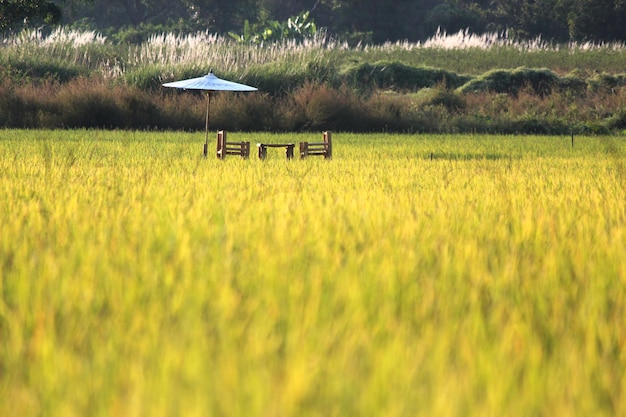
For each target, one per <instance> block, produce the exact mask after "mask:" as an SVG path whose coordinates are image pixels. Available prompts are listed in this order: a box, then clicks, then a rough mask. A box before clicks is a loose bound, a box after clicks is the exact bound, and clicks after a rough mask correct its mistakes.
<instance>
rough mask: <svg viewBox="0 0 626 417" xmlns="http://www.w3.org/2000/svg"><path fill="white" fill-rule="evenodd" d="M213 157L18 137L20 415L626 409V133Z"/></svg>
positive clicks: (130, 135)
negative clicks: (328, 153)
mask: <svg viewBox="0 0 626 417" xmlns="http://www.w3.org/2000/svg"><path fill="white" fill-rule="evenodd" d="M316 136H317V135H305V134H290V135H271V134H237V133H232V134H231V135H230V137H229V138H230V140H249V141H251V142H252V143H253V144H254V143H256V142H259V141H263V142H272V141H274V142H287V141H290V142H296V143H297V142H299V141H302V140H309V141H311V140H315V139H316ZM203 139H204V138H203V136H202V135H200V134H198V133H188V134H187V133H151V132H121V131H114V132H105V131H95V130H94V131H91V130H76V131H22V130H4V131H1V132H0V194H1V195H2V198H1V199H0V224H1V225H2V227H1V229H0V340H1V343H0V415H3V416H23V417H30V416H48V417H55V416H59V417H60V416H63V417H71V416H86V415H89V416H151V417H152V416H212V415H215V416H342V417H344V416H383V415H384V416H411V417H413V416H435V415H436V416H467V415H482V416H502V415H507V416H528V415H533V416H553V415H559V416H589V415H593V416H619V415H626V385H625V383H624V374H625V371H626V356H625V354H624V352H626V328H625V327H624V325H623V318H624V317H625V316H626V262H624V261H623V259H624V253H626V164H625V159H624V155H625V152H626V143H625V142H624V139H623V138H612V137H576V138H575V143H574V146H573V147H572V144H571V139H570V138H564V137H534V136H402V135H385V134H379V135H354V134H340V133H336V134H335V135H334V150H333V157H334V158H333V160H331V161H325V160H323V159H307V160H299V159H297V160H292V161H286V160H285V158H284V154H283V153H281V152H280V151H278V150H276V152H271V151H270V153H269V154H268V159H267V160H266V161H259V160H258V159H257V158H256V157H252V158H250V159H249V160H240V159H238V158H235V157H232V158H229V159H227V160H225V161H219V160H217V159H214V158H208V159H203V158H202V157H201V152H202V142H203ZM253 147H254V145H253Z"/></svg>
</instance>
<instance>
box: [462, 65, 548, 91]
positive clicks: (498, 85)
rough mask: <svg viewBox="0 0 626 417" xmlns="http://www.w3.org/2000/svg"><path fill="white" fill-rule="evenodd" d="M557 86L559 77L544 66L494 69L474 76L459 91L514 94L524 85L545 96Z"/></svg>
mask: <svg viewBox="0 0 626 417" xmlns="http://www.w3.org/2000/svg"><path fill="white" fill-rule="evenodd" d="M558 86H559V77H558V76H557V75H556V74H555V73H553V72H552V71H550V70H549V69H546V68H540V69H533V68H517V69H514V70H506V69H495V70H492V71H488V72H486V73H485V74H483V75H481V76H479V77H476V78H474V79H472V80H470V81H469V82H467V83H466V84H465V85H463V86H462V87H461V88H460V91H461V92H464V93H469V92H481V91H489V92H492V93H507V94H513V95H516V94H517V93H518V92H519V91H520V89H522V88H524V87H529V88H531V89H532V90H533V91H534V92H535V93H536V94H538V95H541V96H545V95H548V94H550V93H551V92H552V91H553V90H555V89H556V88H557V87H558Z"/></svg>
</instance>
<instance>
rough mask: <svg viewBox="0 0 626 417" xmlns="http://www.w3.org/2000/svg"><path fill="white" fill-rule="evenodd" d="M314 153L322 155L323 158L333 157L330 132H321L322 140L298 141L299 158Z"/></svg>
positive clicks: (314, 154) (313, 154)
mask: <svg viewBox="0 0 626 417" xmlns="http://www.w3.org/2000/svg"><path fill="white" fill-rule="evenodd" d="M316 155H319V156H323V157H324V159H331V158H332V157H333V140H332V133H331V132H329V131H326V132H323V141H322V142H300V158H301V159H304V158H307V157H309V156H316Z"/></svg>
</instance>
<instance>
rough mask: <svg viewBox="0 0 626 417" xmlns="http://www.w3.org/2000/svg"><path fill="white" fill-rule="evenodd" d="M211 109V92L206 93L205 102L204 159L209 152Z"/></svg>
mask: <svg viewBox="0 0 626 417" xmlns="http://www.w3.org/2000/svg"><path fill="white" fill-rule="evenodd" d="M210 108H211V92H210V91H209V92H207V102H206V124H205V125H204V130H205V132H206V133H205V134H206V138H205V140H204V157H205V158H206V157H207V154H208V152H209V110H210Z"/></svg>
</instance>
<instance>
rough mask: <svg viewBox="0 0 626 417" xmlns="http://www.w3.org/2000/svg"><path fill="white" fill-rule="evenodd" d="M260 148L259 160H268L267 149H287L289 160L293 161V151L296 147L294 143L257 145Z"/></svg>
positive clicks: (286, 153)
mask: <svg viewBox="0 0 626 417" xmlns="http://www.w3.org/2000/svg"><path fill="white" fill-rule="evenodd" d="M256 146H257V148H259V159H265V158H267V148H285V155H286V156H287V159H293V150H294V148H295V147H296V145H295V144H293V143H257V144H256Z"/></svg>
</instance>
